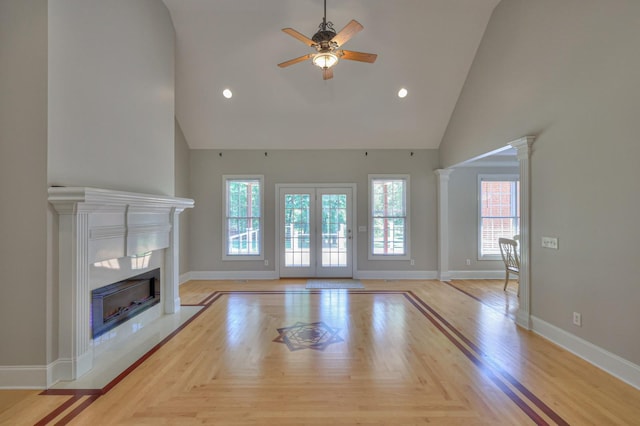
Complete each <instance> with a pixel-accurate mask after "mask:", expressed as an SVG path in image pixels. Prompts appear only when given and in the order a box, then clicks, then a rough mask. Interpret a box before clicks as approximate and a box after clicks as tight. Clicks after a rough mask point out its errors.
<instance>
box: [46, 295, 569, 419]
mask: <svg viewBox="0 0 640 426" xmlns="http://www.w3.org/2000/svg"><path fill="white" fill-rule="evenodd" d="M451 287H454V288H455V286H451ZM346 291H348V292H349V294H352V295H359V294H376V295H402V296H404V297H405V298H406V299H407V300H408V301H409V303H410V305H412V306H413V307H415V308H416V309H417V310H418V311H419V312H420V313H421V314H422V315H423V316H424V317H425V318H426V319H427V320H428V321H429V322H431V323H432V324H433V325H434V326H435V327H436V329H438V330H439V331H440V332H441V333H442V334H443V336H445V337H446V338H447V339H448V340H449V341H450V342H451V343H452V344H453V345H454V346H455V347H456V348H457V349H458V350H460V352H461V353H463V354H464V355H465V356H466V357H467V358H468V359H469V360H470V361H471V362H472V363H473V364H474V365H475V366H476V367H477V368H478V370H479V371H480V372H481V373H482V374H484V375H485V376H486V377H488V378H489V379H490V380H491V381H492V382H493V383H494V384H495V385H496V387H497V388H498V389H500V390H501V391H502V392H503V393H504V394H505V395H506V396H507V397H508V398H509V399H511V401H513V402H514V404H516V406H518V407H519V408H520V409H521V410H522V411H523V412H524V413H525V414H526V415H527V416H528V417H529V418H530V419H531V420H533V421H534V422H535V424H537V425H548V424H549V422H548V421H547V420H545V418H544V417H543V416H542V415H541V413H543V414H544V415H545V416H546V417H547V418H548V419H550V420H551V421H552V422H555V423H556V424H558V425H562V426H564V425H568V423H567V422H566V421H565V420H564V419H562V417H561V416H560V415H559V414H558V413H556V412H555V411H554V410H553V409H552V408H551V407H549V406H548V405H546V404H545V403H544V402H543V401H542V400H540V399H539V398H538V397H537V396H536V395H535V394H534V393H533V392H532V391H530V390H529V389H528V388H526V387H525V386H524V385H523V384H522V383H520V382H519V381H518V380H517V379H516V378H514V377H513V376H511V375H510V374H509V373H508V372H507V371H506V370H504V368H502V367H501V366H500V365H499V364H498V363H497V362H496V361H494V360H493V359H491V358H490V357H489V356H488V355H487V354H486V353H484V352H483V351H482V350H481V349H480V348H479V347H478V346H477V345H476V344H475V343H473V342H472V341H471V340H470V339H469V338H467V337H466V336H465V335H464V334H463V333H462V332H460V331H459V330H458V329H457V328H455V327H454V326H453V325H452V324H451V323H450V322H449V321H447V320H446V319H445V318H444V317H443V316H442V315H441V314H439V313H438V312H437V311H436V310H435V309H434V308H432V307H431V306H430V305H429V304H427V303H426V302H425V301H424V300H422V299H421V298H420V297H419V296H417V295H416V294H415V293H413V292H412V291H405V290H346ZM298 293H300V294H322V293H323V291H322V290H290V291H287V290H223V291H215V292H213V293H211V294H210V295H208V296H207V297H206V298H205V299H203V300H202V302H200V305H201V306H203V309H201V310H200V311H199V312H197V313H196V314H195V315H194V316H193V317H192V318H190V319H189V320H187V321H186V322H185V323H184V324H182V326H180V327H179V328H178V329H176V330H175V331H174V332H173V333H171V334H170V335H169V336H167V337H166V338H165V339H164V340H163V341H161V342H160V343H158V344H157V345H156V346H155V347H153V348H152V349H151V350H149V352H147V353H146V354H145V355H143V356H142V357H141V358H140V359H138V361H136V362H135V363H133V364H132V365H131V366H130V367H129V368H127V369H126V370H125V371H124V372H123V373H121V374H120V375H119V376H118V377H116V378H115V379H114V380H112V381H111V382H110V383H109V384H107V385H106V386H105V387H104V388H102V389H75V390H74V389H69V390H67V389H64V390H55V389H51V390H47V391H44V392H42V393H41V394H42V395H63V394H66V395H72V398H70V399H69V400H67V401H65V402H64V403H63V404H61V405H60V406H59V407H57V408H56V409H55V410H53V411H52V412H51V413H49V414H48V415H47V416H45V417H44V418H43V419H41V420H40V421H39V422H38V423H37V424H38V425H46V424H48V423H49V422H50V421H52V420H53V419H54V418H56V417H58V416H59V415H60V414H61V413H62V412H64V411H65V410H66V409H68V408H69V407H70V406H72V405H73V404H74V403H75V402H77V401H78V400H79V398H80V396H81V395H85V396H88V397H87V398H86V400H85V401H83V402H82V403H81V404H80V405H78V406H77V407H76V408H74V409H73V410H72V411H71V412H70V413H69V414H67V415H66V416H65V417H64V418H63V419H62V420H60V421H58V422H57V423H56V424H57V425H65V424H67V423H69V422H70V421H71V420H73V418H75V417H76V416H77V415H78V414H80V413H81V412H82V411H83V410H85V409H86V408H87V407H89V406H90V405H91V404H92V403H93V402H94V401H95V400H96V399H98V398H99V397H100V396H102V395H104V394H105V393H107V392H108V391H110V390H111V389H113V388H114V387H116V386H117V385H118V384H119V383H120V381H122V380H123V379H124V378H125V377H126V376H127V375H129V374H130V373H131V372H132V371H134V370H135V369H136V368H137V367H138V366H139V365H140V364H142V363H143V362H144V361H145V360H146V359H148V358H149V357H150V356H152V355H153V354H154V353H155V352H156V351H157V350H158V349H160V348H161V347H162V346H164V345H165V344H166V343H167V342H168V341H169V340H171V339H172V338H173V337H174V336H176V335H177V334H178V333H179V332H180V331H182V329H184V327H186V326H188V325H189V324H190V323H191V322H193V320H195V319H196V318H197V317H199V316H200V315H201V314H202V313H203V312H204V311H206V310H207V309H209V308H210V307H211V306H212V305H213V304H214V303H215V302H216V301H218V300H220V299H221V298H222V296H229V295H245V294H247V295H272V294H283V295H284V294H298ZM474 299H475V298H474ZM313 324H320V323H309V324H306V323H305V324H303V323H298V324H296V325H294V326H291V327H284V328H281V329H278V332H279V333H280V336H278V337H277V338H276V339H274V342H276V341H278V339H282V340H283V341H282V342H281V343H285V344H286V342H284V338H283V331H284V330H287V329H292V328H294V327H301V326H305V325H306V326H309V325H313ZM324 327H326V328H325V330H332V331H334V332H335V333H337V331H336V330H335V329H333V328H331V327H329V326H326V325H324ZM281 330H283V331H281ZM308 330H313V329H308ZM316 331H317V329H316ZM304 333H305V332H304V331H303V334H304ZM335 333H334V334H333V336H334V338H335V337H337V338H338V339H340V340H339V341H342V339H341V338H340V337H339V336H337V335H336V334H335ZM304 336H305V337H307V340H309V341H313V340H314V339H315V338H316V337H317V336H316V334H315V332H313V331H312V332H309V333H307V334H304ZM302 340H304V339H302ZM329 340H331V339H329ZM331 343H336V342H334V341H330V343H327V344H331ZM290 349H291V348H290ZM300 349H303V348H300ZM311 349H315V348H311Z"/></svg>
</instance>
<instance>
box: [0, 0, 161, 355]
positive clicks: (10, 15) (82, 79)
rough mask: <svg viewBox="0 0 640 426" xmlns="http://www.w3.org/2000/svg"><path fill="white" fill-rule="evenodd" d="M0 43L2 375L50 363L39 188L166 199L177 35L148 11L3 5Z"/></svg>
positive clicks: (49, 221) (63, 1)
mask: <svg viewBox="0 0 640 426" xmlns="http://www.w3.org/2000/svg"><path fill="white" fill-rule="evenodd" d="M114 21H117V22H118V25H113V22H114ZM0 40H1V43H0V69H1V70H2V73H1V74H0V93H2V96H0V193H1V194H2V197H3V202H2V203H1V204H2V207H0V212H1V216H0V221H1V223H2V224H3V225H2V227H1V228H0V262H2V264H1V265H0V271H2V280H3V281H2V297H0V324H2V326H0V341H1V342H2V350H0V366H40V367H42V366H44V365H46V364H48V363H50V362H52V361H53V360H55V359H56V358H57V341H56V338H57V323H56V318H57V302H58V299H57V297H58V296H57V291H56V287H57V273H58V272H57V266H56V265H57V260H58V259H57V236H56V235H55V233H54V232H53V230H54V229H55V228H56V223H57V218H56V216H55V213H54V212H53V210H52V209H51V208H50V206H49V205H48V202H47V187H48V186H49V185H50V184H65V185H82V186H101V187H106V188H113V189H120V190H130V191H142V192H152V193H161V194H167V195H173V193H174V127H173V126H174V109H173V104H174V101H173V98H174V94H173V70H174V31H173V26H172V24H171V20H170V17H169V13H168V11H167V9H166V7H165V6H164V4H163V3H162V2H160V1H155V0H136V1H135V2H130V1H125V0H113V1H110V2H104V1H98V0H91V1H84V0H83V1H79V0H57V1H55V2H47V1H46V0H3V1H0ZM113 164H118V165H119V166H118V167H113ZM133 164H136V165H140V164H142V165H143V167H142V168H139V167H138V169H137V170H143V171H144V175H143V174H142V172H140V171H133V167H132V166H133ZM149 164H154V166H153V167H150V166H149ZM8 224H10V226H9V225H8ZM18 317H24V318H28V320H26V321H19V322H16V321H15V318H18ZM8 324H11V326H8Z"/></svg>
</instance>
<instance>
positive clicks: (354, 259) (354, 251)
mask: <svg viewBox="0 0 640 426" xmlns="http://www.w3.org/2000/svg"><path fill="white" fill-rule="evenodd" d="M357 187H358V186H357V185H356V184H355V183H276V191H275V192H276V193H275V207H276V208H275V225H276V226H275V235H274V239H275V244H274V252H275V253H274V254H275V259H274V264H275V272H276V276H277V277H278V278H280V190H281V189H282V188H315V189H318V188H345V189H346V188H349V189H351V224H352V226H351V228H352V229H353V232H352V233H351V234H352V235H353V239H352V243H351V244H352V246H351V265H352V271H351V275H352V277H353V276H355V275H356V271H357V270H358V221H357V218H358V209H357V206H358V196H357V195H358V194H357Z"/></svg>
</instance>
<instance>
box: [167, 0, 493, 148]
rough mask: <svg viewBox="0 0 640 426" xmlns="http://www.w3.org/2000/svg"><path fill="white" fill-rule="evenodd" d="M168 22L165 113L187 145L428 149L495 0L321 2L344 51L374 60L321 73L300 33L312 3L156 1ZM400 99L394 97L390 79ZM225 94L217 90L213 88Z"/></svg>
mask: <svg viewBox="0 0 640 426" xmlns="http://www.w3.org/2000/svg"><path fill="white" fill-rule="evenodd" d="M164 2H165V4H166V5H167V7H168V8H169V11H170V13H171V17H172V20H173V23H174V27H175V31H176V38H177V40H176V116H177V118H178V121H179V123H180V126H181V128H182V130H183V132H184V134H185V137H186V139H187V141H188V143H189V145H190V147H191V148H194V149H197V148H212V149H333V148H338V149H339V148H344V149H360V148H363V149H375V148H411V149H420V148H437V147H438V146H439V144H440V141H441V139H442V136H443V134H444V132H445V130H446V127H447V124H448V122H449V118H450V116H451V114H452V112H453V109H454V107H455V104H456V101H457V99H458V96H459V94H460V91H461V90H462V87H463V85H464V81H465V78H466V76H467V73H468V71H469V68H470V66H471V63H472V61H473V58H474V56H475V53H476V50H477V48H478V45H479V43H480V40H481V38H482V35H483V33H484V30H485V28H486V25H487V22H488V20H489V17H490V16H491V13H492V11H493V9H494V7H495V6H496V4H497V3H498V2H499V0H393V1H390V0H327V20H329V21H332V22H333V23H334V26H335V28H336V30H340V29H341V28H342V27H344V26H345V25H346V24H347V23H348V22H349V21H350V20H351V19H356V20H357V21H358V22H360V23H361V24H362V25H363V26H364V30H363V31H361V32H360V33H358V34H356V35H355V36H354V37H353V38H352V39H351V40H349V41H348V43H346V44H345V48H346V49H349V50H355V51H360V52H370V53H377V54H378V59H377V61H376V62H375V63H374V64H366V63H361V62H354V61H346V60H342V61H340V62H339V63H338V64H337V65H336V66H335V68H334V78H333V79H331V80H327V81H324V80H323V79H322V72H321V70H320V69H319V68H318V67H316V66H314V65H313V64H312V63H311V62H310V61H305V62H302V63H299V64H296V65H293V66H291V67H288V68H284V69H282V68H278V66H277V64H278V63H280V62H284V61H286V60H289V59H292V58H295V57H298V56H301V55H304V54H307V53H312V52H313V50H312V49H311V48H310V47H308V46H306V45H304V44H303V43H300V42H299V41H297V40H296V39H294V38H292V37H290V36H289V35H287V34H285V33H283V32H282V31H281V29H282V28H286V27H292V28H294V29H296V30H297V31H299V32H301V33H302V34H305V35H306V36H307V37H311V36H312V35H313V34H314V33H315V32H316V30H317V29H318V24H319V23H320V22H321V21H322V16H323V0H164ZM402 87H404V88H406V89H407V90H408V96H407V97H406V98H404V99H400V98H399V97H398V96H397V93H398V90H399V89H400V88H402ZM225 88H229V89H230V90H232V92H233V97H232V98H231V99H226V98H225V97H224V96H223V95H222V91H223V90H224V89H225Z"/></svg>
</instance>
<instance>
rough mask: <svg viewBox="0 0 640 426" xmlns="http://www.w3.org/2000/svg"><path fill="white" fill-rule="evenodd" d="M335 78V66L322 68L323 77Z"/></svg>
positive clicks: (326, 78) (324, 78)
mask: <svg viewBox="0 0 640 426" xmlns="http://www.w3.org/2000/svg"><path fill="white" fill-rule="evenodd" d="M331 78H333V68H323V69H322V79H323V80H329V79H331Z"/></svg>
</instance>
